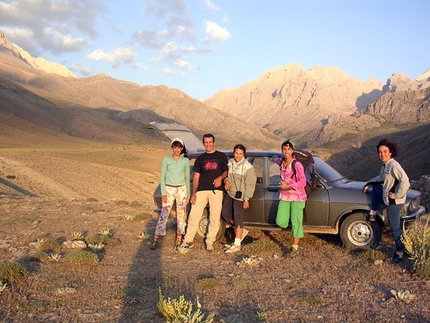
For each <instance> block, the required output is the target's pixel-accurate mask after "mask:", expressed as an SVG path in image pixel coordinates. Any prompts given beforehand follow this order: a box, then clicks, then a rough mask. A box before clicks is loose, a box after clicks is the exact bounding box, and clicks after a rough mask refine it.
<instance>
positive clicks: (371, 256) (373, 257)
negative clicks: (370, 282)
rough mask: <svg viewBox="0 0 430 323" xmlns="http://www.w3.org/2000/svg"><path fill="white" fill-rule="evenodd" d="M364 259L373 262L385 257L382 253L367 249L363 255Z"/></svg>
mask: <svg viewBox="0 0 430 323" xmlns="http://www.w3.org/2000/svg"><path fill="white" fill-rule="evenodd" d="M362 257H364V258H365V259H368V260H370V261H373V262H375V261H382V260H384V259H385V255H384V254H383V253H382V252H381V251H379V250H375V249H367V250H366V251H365V252H363V253H362Z"/></svg>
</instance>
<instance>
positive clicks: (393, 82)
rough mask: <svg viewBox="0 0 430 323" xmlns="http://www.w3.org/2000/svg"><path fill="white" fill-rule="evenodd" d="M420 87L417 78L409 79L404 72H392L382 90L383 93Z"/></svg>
mask: <svg viewBox="0 0 430 323" xmlns="http://www.w3.org/2000/svg"><path fill="white" fill-rule="evenodd" d="M419 88H420V82H419V81H417V80H411V79H410V78H409V77H408V76H407V75H406V74H401V73H400V74H396V73H394V74H393V75H391V77H390V78H389V79H388V80H387V83H386V84H385V85H384V87H383V89H382V91H383V92H384V93H387V92H390V93H393V92H397V91H415V90H418V89H419Z"/></svg>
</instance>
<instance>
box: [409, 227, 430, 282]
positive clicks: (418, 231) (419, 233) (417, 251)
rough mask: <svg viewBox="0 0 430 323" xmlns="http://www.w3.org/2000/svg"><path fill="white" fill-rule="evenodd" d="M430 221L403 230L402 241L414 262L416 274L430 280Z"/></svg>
mask: <svg viewBox="0 0 430 323" xmlns="http://www.w3.org/2000/svg"><path fill="white" fill-rule="evenodd" d="M429 221H430V219H429V220H427V221H426V222H425V223H422V222H420V221H415V222H414V223H413V224H412V225H410V226H409V227H408V229H405V228H404V229H403V236H402V241H403V244H404V245H405V249H406V251H407V253H408V254H409V259H411V260H413V261H414V272H415V274H417V275H419V276H420V277H423V278H426V279H427V278H430V226H429Z"/></svg>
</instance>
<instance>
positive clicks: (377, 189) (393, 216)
mask: <svg viewBox="0 0 430 323" xmlns="http://www.w3.org/2000/svg"><path fill="white" fill-rule="evenodd" d="M371 197H372V205H371V207H372V210H375V211H377V210H378V209H379V205H380V204H384V200H383V198H382V185H373V189H372V195H371ZM384 205H385V204H384ZM385 207H386V209H387V217H388V224H389V225H390V229H391V232H392V233H393V238H394V243H395V244H396V251H401V250H403V249H405V246H404V245H403V242H402V241H401V240H400V237H401V236H402V234H403V232H402V224H401V221H400V211H401V210H402V208H403V204H390V205H385Z"/></svg>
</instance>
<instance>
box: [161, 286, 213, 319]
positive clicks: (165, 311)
mask: <svg viewBox="0 0 430 323" xmlns="http://www.w3.org/2000/svg"><path fill="white" fill-rule="evenodd" d="M159 296H160V297H159V300H158V303H157V308H158V311H159V312H160V313H161V315H163V317H164V318H165V319H166V322H169V323H170V322H171V323H198V322H200V323H212V322H213V320H214V317H215V314H210V315H208V316H207V317H206V318H204V317H205V315H204V313H202V311H201V307H202V305H201V304H200V302H199V300H198V299H197V301H196V303H197V304H196V306H197V310H196V311H194V312H193V303H192V302H191V301H187V300H185V297H184V295H181V296H180V297H179V300H178V299H171V298H170V297H169V298H167V299H165V298H164V297H163V295H162V293H161V289H159Z"/></svg>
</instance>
